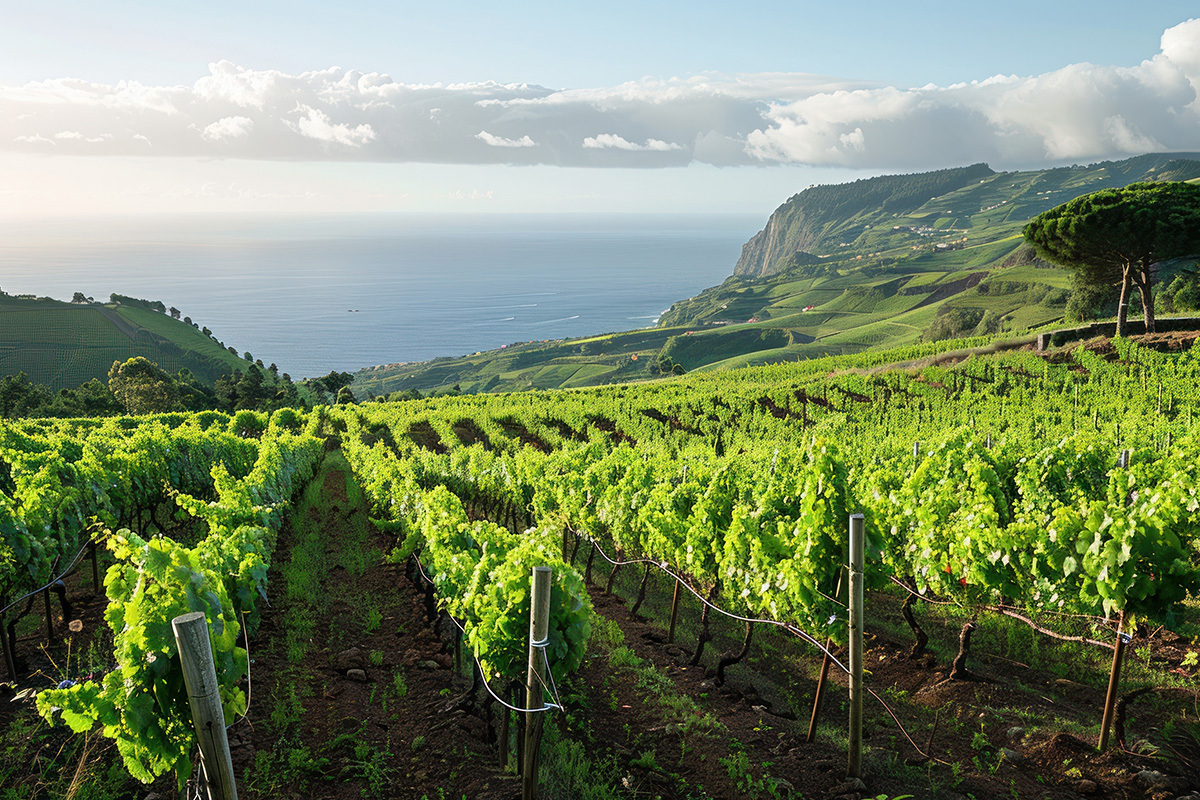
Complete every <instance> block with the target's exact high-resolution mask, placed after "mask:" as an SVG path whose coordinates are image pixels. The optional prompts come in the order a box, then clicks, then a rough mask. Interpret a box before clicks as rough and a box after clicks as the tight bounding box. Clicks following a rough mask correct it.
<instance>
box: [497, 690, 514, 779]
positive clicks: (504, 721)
mask: <svg viewBox="0 0 1200 800" xmlns="http://www.w3.org/2000/svg"><path fill="white" fill-rule="evenodd" d="M512 694H513V692H512V688H511V687H509V688H507V689H505V690H504V696H505V697H511V696H512ZM500 715H501V716H500V771H501V772H505V771H507V770H508V725H509V720H511V719H512V711H510V710H509V709H508V708H507V707H506V706H504V705H503V704H501V706H500Z"/></svg>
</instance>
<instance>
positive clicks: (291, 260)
mask: <svg viewBox="0 0 1200 800" xmlns="http://www.w3.org/2000/svg"><path fill="white" fill-rule="evenodd" d="M763 221H764V217H761V216H757V215H755V216H749V215H720V216H718V215H621V214H613V215H579V214H560V215H552V214H547V215H540V214H539V215H532V214H521V215H495V214H489V215H453V216H451V215H436V216H435V215H423V214H394V215H382V214H381V215H347V216H329V217H320V218H314V217H305V218H298V217H237V218H234V217H224V216H198V217H188V218H174V217H172V218H141V219H130V218H115V217H114V218H108V219H99V218H91V219H87V220H55V221H33V222H31V221H26V222H13V221H6V222H3V223H0V289H3V291H5V292H7V293H9V294H36V295H38V296H50V297H54V298H57V299H61V300H70V299H71V296H72V295H73V294H74V293H75V292H83V293H84V294H85V295H88V296H92V297H95V298H96V299H97V300H100V299H102V298H103V299H107V298H108V296H109V294H111V293H114V292H115V293H117V294H123V295H129V296H133V297H141V298H145V299H148V300H161V301H162V302H163V303H165V304H166V305H167V306H168V307H170V306H175V307H177V308H179V309H180V310H181V311H182V312H183V315H185V316H190V317H191V318H192V320H193V321H195V322H196V323H198V324H200V325H201V326H207V327H208V328H210V329H211V330H212V331H213V334H214V335H215V336H216V337H217V338H218V339H220V340H222V341H223V342H225V344H226V345H232V346H234V347H236V348H237V350H238V352H239V353H241V352H243V351H246V350H248V351H250V352H251V353H252V354H253V355H254V357H255V358H260V359H262V360H263V362H264V363H268V364H269V363H275V364H278V366H279V368H280V370H281V371H284V372H289V373H291V375H292V376H293V377H295V378H300V377H311V376H316V375H323V374H325V373H327V372H329V371H330V370H334V369H336V370H339V371H341V370H345V371H349V372H353V371H355V370H356V369H358V368H360V367H366V366H373V365H376V364H390V363H397V362H405V361H424V360H427V359H431V358H435V357H438V356H457V355H464V354H468V353H474V352H476V351H479V350H488V349H492V348H497V347H499V346H501V345H504V344H511V343H514V342H524V341H530V340H542V339H560V338H567V337H576V336H587V335H592V334H598V333H607V332H612V331H620V330H629V329H633V328H644V327H649V326H651V325H653V324H654V323H655V321H656V320H657V318H658V316H659V315H660V314H661V313H662V312H663V311H664V310H665V309H667V308H668V307H669V306H670V305H671V303H673V302H675V301H676V300H682V299H684V298H687V297H691V296H692V295H695V294H696V293H698V292H699V291H700V290H701V289H704V288H706V287H708V286H714V285H716V284H718V283H720V282H721V281H723V280H724V279H725V278H726V277H728V276H729V275H730V274H732V272H733V267H734V264H735V263H736V261H737V258H738V255H739V253H740V252H741V246H742V244H743V243H744V242H745V241H746V240H747V239H749V238H750V237H751V236H752V235H753V234H754V233H755V232H756V231H757V230H758V229H759V228H761V227H762V224H763Z"/></svg>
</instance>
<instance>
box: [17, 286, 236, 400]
mask: <svg viewBox="0 0 1200 800" xmlns="http://www.w3.org/2000/svg"><path fill="white" fill-rule="evenodd" d="M134 356H145V357H146V358H148V359H150V360H151V361H154V362H155V363H157V364H158V365H159V366H161V367H162V368H163V369H165V370H167V371H168V372H172V373H174V372H178V371H179V370H181V369H184V368H187V369H189V370H191V371H192V373H193V374H194V375H196V376H197V377H198V378H199V379H200V380H202V381H205V382H206V383H212V382H213V381H214V380H216V378H217V377H218V376H220V375H223V374H227V373H229V372H232V371H233V370H237V369H245V368H246V366H247V362H246V361H244V360H242V359H241V358H239V357H238V356H236V355H234V354H233V353H230V352H229V351H228V350H226V349H225V348H224V347H222V346H221V345H220V344H218V343H217V341H216V340H215V339H213V338H211V337H209V336H207V335H205V334H204V333H202V332H201V331H198V330H196V329H195V328H193V327H192V326H191V325H188V324H186V323H184V322H181V321H179V320H176V319H172V318H171V317H169V316H168V315H166V314H162V313H159V312H157V311H151V310H149V309H144V308H136V307H132V306H128V305H120V304H109V305H100V304H94V303H84V304H75V303H65V302H61V301H58V300H52V299H50V298H40V299H28V298H22V297H13V296H9V295H0V375H15V374H17V373H19V372H24V373H25V374H26V375H28V376H29V379H30V380H31V381H33V382H34V383H40V384H42V385H45V386H48V387H50V388H51V389H53V390H55V391H57V390H58V389H64V388H73V387H76V386H79V385H80V384H82V383H85V382H87V381H89V380H91V379H92V378H99V379H100V380H102V381H107V380H108V370H109V367H111V366H112V363H113V361H116V360H121V361H124V360H126V359H129V358H132V357H134Z"/></svg>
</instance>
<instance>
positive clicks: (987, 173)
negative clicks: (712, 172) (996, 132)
mask: <svg viewBox="0 0 1200 800" xmlns="http://www.w3.org/2000/svg"><path fill="white" fill-rule="evenodd" d="M995 174H996V173H994V172H993V171H992V170H991V169H990V168H989V167H988V165H987V164H974V165H972V166H969V167H959V168H956V169H944V170H938V171H936V172H924V173H919V174H915V175H884V176H881V177H878V178H868V179H865V180H858V181H854V182H853V183H847V184H838V185H836V186H813V187H810V188H808V189H805V190H804V191H803V192H801V193H800V194H797V195H793V196H792V197H791V198H790V199H789V200H788V201H787V202H786V203H784V204H783V205H781V206H780V207H779V208H777V209H775V213H774V214H772V215H771V218H770V219H769V220H767V226H766V227H765V228H763V229H762V230H761V231H759V232H758V233H757V234H755V235H754V237H753V238H752V239H751V240H750V241H748V242H746V244H745V245H743V246H742V255H741V258H739V259H738V263H737V266H736V267H734V270H733V274H734V275H745V276H749V277H762V276H764V275H772V274H774V273H776V272H779V271H781V270H782V269H784V268H785V267H786V265H787V262H788V260H789V259H790V258H791V257H792V256H793V255H794V254H795V253H796V252H797V251H804V252H806V253H822V252H831V248H833V247H836V246H837V242H838V241H839V240H840V239H841V238H842V237H843V236H845V235H847V234H849V233H850V232H852V231H855V230H856V229H861V228H862V227H863V225H864V224H870V223H871V222H878V221H881V220H882V218H883V217H884V216H886V217H890V216H891V215H892V213H894V212H901V213H903V212H908V211H912V210H913V209H916V208H919V207H920V206H921V205H922V204H924V203H925V202H927V201H928V200H930V199H931V198H934V197H937V196H939V195H942V194H946V193H947V192H952V191H954V190H956V189H960V188H962V187H964V186H967V185H969V184H971V183H977V182H979V181H980V180H984V179H986V178H989V177H991V176H993V175H995Z"/></svg>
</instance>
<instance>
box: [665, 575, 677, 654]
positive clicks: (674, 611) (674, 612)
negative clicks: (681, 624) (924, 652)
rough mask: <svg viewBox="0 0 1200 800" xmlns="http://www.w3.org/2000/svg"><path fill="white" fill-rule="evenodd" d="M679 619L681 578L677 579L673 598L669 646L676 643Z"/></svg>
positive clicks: (668, 631) (668, 634)
mask: <svg viewBox="0 0 1200 800" xmlns="http://www.w3.org/2000/svg"><path fill="white" fill-rule="evenodd" d="M677 619H679V578H676V579H675V594H674V595H672V596H671V627H670V628H668V629H667V644H671V643H672V642H674V641H675V620H677Z"/></svg>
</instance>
